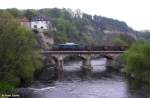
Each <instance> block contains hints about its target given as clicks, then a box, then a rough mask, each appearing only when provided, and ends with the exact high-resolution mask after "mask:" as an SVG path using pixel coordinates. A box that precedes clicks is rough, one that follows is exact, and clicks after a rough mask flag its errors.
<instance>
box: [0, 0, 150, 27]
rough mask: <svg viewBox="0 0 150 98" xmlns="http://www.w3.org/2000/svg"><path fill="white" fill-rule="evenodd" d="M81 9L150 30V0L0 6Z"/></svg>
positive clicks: (7, 0)
mask: <svg viewBox="0 0 150 98" xmlns="http://www.w3.org/2000/svg"><path fill="white" fill-rule="evenodd" d="M53 7H58V8H71V9H73V10H74V9H81V10H82V11H83V12H85V13H89V14H92V15H94V14H97V15H101V16H106V17H110V18H114V19H118V20H122V21H125V22H126V23H127V24H128V25H129V26H130V27H132V28H133V29H136V30H145V29H146V30H150V0H0V8H3V9H5V8H18V9H27V8H33V9H40V8H53Z"/></svg>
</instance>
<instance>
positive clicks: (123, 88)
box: [20, 59, 150, 98]
mask: <svg viewBox="0 0 150 98" xmlns="http://www.w3.org/2000/svg"><path fill="white" fill-rule="evenodd" d="M105 63H106V59H96V60H92V65H93V71H92V75H91V77H90V78H84V77H83V76H82V75H81V74H80V66H81V62H80V61H75V62H67V63H65V66H64V80H62V81H56V82H55V83H54V84H48V83H39V84H38V85H36V86H35V85H34V86H31V87H28V88H21V89H20V92H23V96H24V98H150V85H148V84H144V83H138V82H135V81H134V80H132V79H128V78H126V77H125V76H124V75H123V74H121V73H118V72H115V71H112V70H107V69H106V65H105ZM22 98H23V97H22Z"/></svg>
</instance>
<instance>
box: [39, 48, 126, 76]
mask: <svg viewBox="0 0 150 98" xmlns="http://www.w3.org/2000/svg"><path fill="white" fill-rule="evenodd" d="M124 51H125V50H121V51H120V50H118V51H117V50H115V51H111V50H110V51H102V50H100V51H93V50H92V51H68V50H67V51H64V50H63V51H60V50H59V51H53V50H49V51H48V50H47V51H42V52H41V53H42V54H43V55H44V57H45V61H46V63H47V64H55V65H57V70H58V72H60V74H61V73H62V72H63V66H64V59H65V58H67V57H70V56H76V57H79V58H81V59H82V69H84V70H88V71H91V70H92V65H91V59H92V58H95V57H104V58H106V59H107V66H109V65H110V63H111V62H112V60H114V59H116V58H117V57H118V56H120V55H121V54H122V53H123V52H124Z"/></svg>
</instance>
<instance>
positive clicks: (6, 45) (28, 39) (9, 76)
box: [0, 11, 40, 85]
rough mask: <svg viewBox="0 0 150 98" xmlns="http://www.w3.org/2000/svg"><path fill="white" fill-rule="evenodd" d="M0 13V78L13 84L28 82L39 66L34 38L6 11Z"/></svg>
mask: <svg viewBox="0 0 150 98" xmlns="http://www.w3.org/2000/svg"><path fill="white" fill-rule="evenodd" d="M0 13H1V14H0V21H1V22H0V54H1V55H0V80H1V81H6V82H11V83H14V84H15V85H18V84H20V83H22V82H25V83H26V82H30V80H32V78H33V74H34V71H35V70H36V69H37V68H38V67H39V66H40V56H39V54H38V53H37V49H36V48H35V43H36V41H35V38H34V36H33V35H32V33H31V32H30V31H29V30H27V29H25V28H23V27H21V26H20V22H19V21H18V20H17V19H15V18H13V17H12V16H11V15H10V14H9V13H8V12H5V11H1V12H0Z"/></svg>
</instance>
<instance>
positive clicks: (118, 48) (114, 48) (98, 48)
mask: <svg viewBox="0 0 150 98" xmlns="http://www.w3.org/2000/svg"><path fill="white" fill-rule="evenodd" d="M127 49H128V47H127V46H85V47H78V48H71V47H70V48H69V47H68V48H61V47H59V48H52V49H49V50H51V51H125V50H127Z"/></svg>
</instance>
